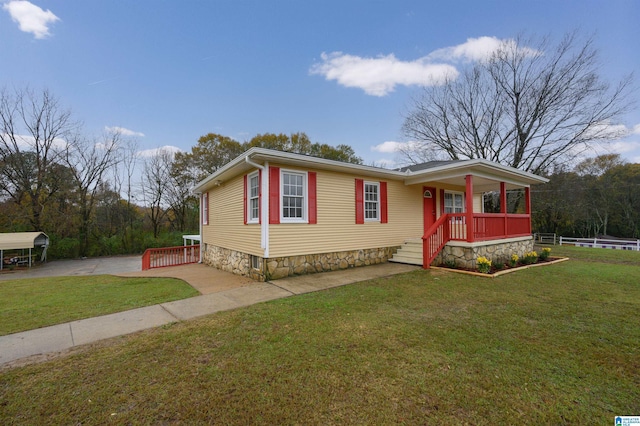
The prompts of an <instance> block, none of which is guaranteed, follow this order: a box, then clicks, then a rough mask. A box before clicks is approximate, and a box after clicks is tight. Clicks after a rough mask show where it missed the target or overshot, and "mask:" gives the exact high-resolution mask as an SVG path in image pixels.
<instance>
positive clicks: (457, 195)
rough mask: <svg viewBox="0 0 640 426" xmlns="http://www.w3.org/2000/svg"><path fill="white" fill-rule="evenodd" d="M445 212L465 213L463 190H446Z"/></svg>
mask: <svg viewBox="0 0 640 426" xmlns="http://www.w3.org/2000/svg"><path fill="white" fill-rule="evenodd" d="M444 212H445V213H464V194H463V193H461V192H445V193H444Z"/></svg>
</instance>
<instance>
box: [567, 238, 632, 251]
mask: <svg viewBox="0 0 640 426" xmlns="http://www.w3.org/2000/svg"><path fill="white" fill-rule="evenodd" d="M562 244H565V245H567V244H568V245H572V246H577V247H593V248H608V249H617V250H636V251H640V240H617V239H615V240H613V239H606V238H571V237H560V245H562Z"/></svg>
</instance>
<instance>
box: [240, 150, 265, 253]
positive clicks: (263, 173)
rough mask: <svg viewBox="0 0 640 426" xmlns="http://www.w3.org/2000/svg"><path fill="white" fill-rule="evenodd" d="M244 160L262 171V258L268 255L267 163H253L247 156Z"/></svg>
mask: <svg viewBox="0 0 640 426" xmlns="http://www.w3.org/2000/svg"><path fill="white" fill-rule="evenodd" d="M244 161H245V162H246V163H247V164H249V165H251V166H253V167H255V168H257V169H260V170H261V171H262V179H261V181H260V185H261V188H260V193H261V194H262V196H261V204H262V205H261V206H260V248H262V249H263V250H264V255H263V256H262V257H263V258H265V259H266V258H268V257H269V163H268V162H266V161H265V163H264V165H260V164H258V163H254V162H253V161H252V160H251V158H249V156H248V155H247V156H245V157H244Z"/></svg>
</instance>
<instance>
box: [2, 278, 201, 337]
mask: <svg viewBox="0 0 640 426" xmlns="http://www.w3.org/2000/svg"><path fill="white" fill-rule="evenodd" d="M198 294H200V293H198V291H197V290H195V289H194V288H193V287H191V286H190V285H188V284H187V283H185V282H184V281H182V280H177V279H174V278H121V277H114V276H112V275H94V276H83V277H48V278H33V279H17V280H10V281H0V336H2V335H6V334H11V333H16V332H19V331H24V330H31V329H34V328H40V327H45V326H49V325H54V324H60V323H64V322H69V321H74V320H78V319H82V318H89V317H94V316H98V315H105V314H111V313H114V312H120V311H125V310H128V309H134V308H140V307H143V306H149V305H155V304H157V303H163V302H169V301H172V300H178V299H184V298H186V297H191V296H197V295H198Z"/></svg>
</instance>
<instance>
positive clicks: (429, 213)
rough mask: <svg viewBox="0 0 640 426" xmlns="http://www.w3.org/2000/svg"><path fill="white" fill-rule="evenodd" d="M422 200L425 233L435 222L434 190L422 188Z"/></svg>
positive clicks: (426, 187)
mask: <svg viewBox="0 0 640 426" xmlns="http://www.w3.org/2000/svg"><path fill="white" fill-rule="evenodd" d="M422 200H423V201H422V206H423V217H424V232H426V231H427V229H429V228H430V227H431V225H433V224H434V223H435V222H436V189H435V188H431V187H428V186H424V187H423V188H422Z"/></svg>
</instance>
